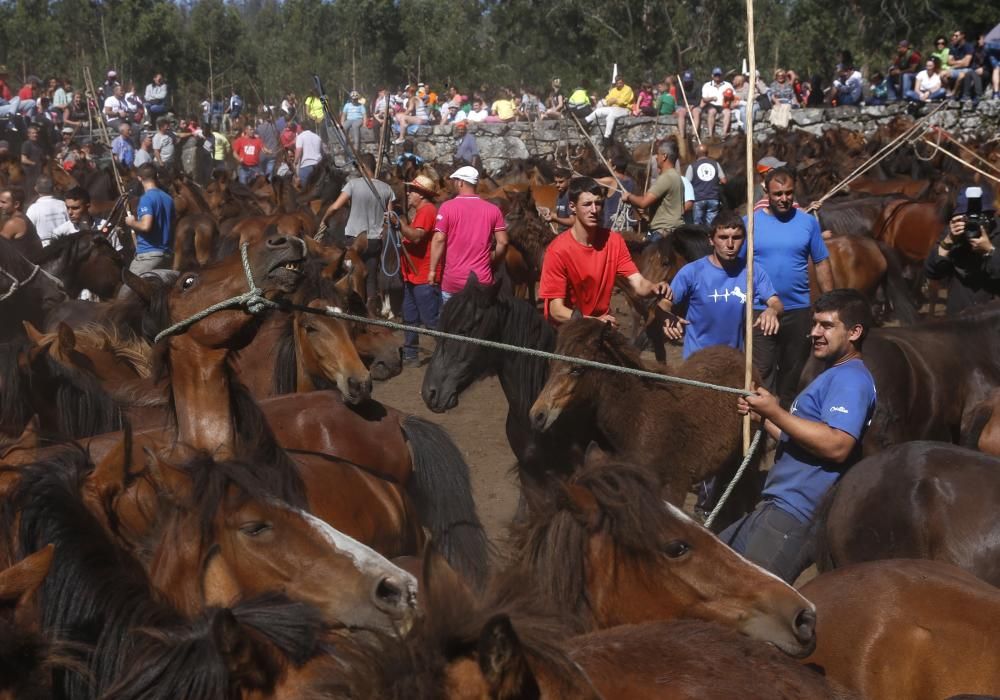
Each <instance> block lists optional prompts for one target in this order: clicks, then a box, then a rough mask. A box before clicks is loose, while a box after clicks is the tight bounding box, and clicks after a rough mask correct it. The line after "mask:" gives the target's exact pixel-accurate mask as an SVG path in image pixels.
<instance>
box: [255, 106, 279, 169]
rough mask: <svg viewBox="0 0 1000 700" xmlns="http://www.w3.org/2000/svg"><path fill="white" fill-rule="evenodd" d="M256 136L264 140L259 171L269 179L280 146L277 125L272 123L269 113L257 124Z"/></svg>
mask: <svg viewBox="0 0 1000 700" xmlns="http://www.w3.org/2000/svg"><path fill="white" fill-rule="evenodd" d="M257 136H259V137H260V140H261V141H263V142H264V149H263V150H262V151H261V154H260V166H259V167H260V171H261V172H262V173H264V175H265V177H267V179H268V180H270V179H271V175H273V174H274V159H275V158H277V157H278V151H279V149H280V148H281V144H280V142H279V140H278V127H276V126H275V125H274V122H273V121H272V119H271V115H270V114H268V115H267V118H265V119H264V120H263V121H262V122H260V123H259V124H258V125H257Z"/></svg>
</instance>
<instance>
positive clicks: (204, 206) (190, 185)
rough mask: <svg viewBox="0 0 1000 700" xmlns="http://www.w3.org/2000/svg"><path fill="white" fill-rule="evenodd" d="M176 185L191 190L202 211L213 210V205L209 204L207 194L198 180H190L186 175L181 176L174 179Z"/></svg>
mask: <svg viewBox="0 0 1000 700" xmlns="http://www.w3.org/2000/svg"><path fill="white" fill-rule="evenodd" d="M174 187H177V188H180V189H184V190H186V191H187V192H189V193H190V195H191V197H192V198H193V199H194V201H195V203H196V204H197V205H198V207H199V209H200V210H201V211H203V212H209V211H211V207H209V206H208V202H207V201H205V195H204V194H203V193H202V191H201V185H199V184H198V183H197V182H194V181H193V180H189V179H188V178H186V177H179V178H177V179H176V180H174Z"/></svg>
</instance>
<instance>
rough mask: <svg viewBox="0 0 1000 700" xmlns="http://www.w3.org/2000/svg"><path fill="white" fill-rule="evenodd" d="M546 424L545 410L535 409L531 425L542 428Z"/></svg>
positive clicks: (536, 428) (538, 428)
mask: <svg viewBox="0 0 1000 700" xmlns="http://www.w3.org/2000/svg"><path fill="white" fill-rule="evenodd" d="M544 425H545V411H535V412H534V413H532V414H531V427H533V428H534V429H535V430H541V429H542V426H544Z"/></svg>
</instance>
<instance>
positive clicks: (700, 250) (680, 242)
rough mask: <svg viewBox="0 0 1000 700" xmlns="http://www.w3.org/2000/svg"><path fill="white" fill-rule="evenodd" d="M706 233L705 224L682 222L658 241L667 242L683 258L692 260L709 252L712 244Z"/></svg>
mask: <svg viewBox="0 0 1000 700" xmlns="http://www.w3.org/2000/svg"><path fill="white" fill-rule="evenodd" d="M708 234H709V230H708V227H707V226H698V225H696V224H684V225H683V226H678V227H677V228H675V229H674V230H673V231H671V232H670V234H669V235H668V236H666V237H664V238H663V239H661V240H660V243H661V244H662V243H667V245H668V246H670V247H672V248H673V249H674V250H676V251H677V253H678V254H679V255H680V256H681V257H683V258H684V259H685V260H687V261H688V262H694V261H695V260H698V259H699V258H704V257H705V256H706V255H710V254H711V252H712V244H711V242H710V241H709V238H708Z"/></svg>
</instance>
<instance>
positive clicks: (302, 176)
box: [271, 160, 316, 187]
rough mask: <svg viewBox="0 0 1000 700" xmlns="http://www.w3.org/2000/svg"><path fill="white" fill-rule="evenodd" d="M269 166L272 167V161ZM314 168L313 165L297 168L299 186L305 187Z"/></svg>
mask: <svg viewBox="0 0 1000 700" xmlns="http://www.w3.org/2000/svg"><path fill="white" fill-rule="evenodd" d="M271 165H272V166H273V165H274V161H273V160H272V161H271ZM315 168H316V166H315V165H304V166H302V167H300V168H299V185H300V186H302V187H305V184H306V183H307V182H309V176H310V175H312V171H313V170H314V169H315Z"/></svg>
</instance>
